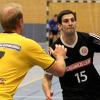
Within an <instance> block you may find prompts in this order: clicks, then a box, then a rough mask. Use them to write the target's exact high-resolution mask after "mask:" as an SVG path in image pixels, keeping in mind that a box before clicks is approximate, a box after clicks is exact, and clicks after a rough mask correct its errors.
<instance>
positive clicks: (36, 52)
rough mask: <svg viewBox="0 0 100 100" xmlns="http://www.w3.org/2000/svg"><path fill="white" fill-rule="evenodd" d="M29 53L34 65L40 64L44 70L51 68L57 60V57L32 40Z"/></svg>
mask: <svg viewBox="0 0 100 100" xmlns="http://www.w3.org/2000/svg"><path fill="white" fill-rule="evenodd" d="M28 55H29V57H30V60H31V61H32V63H33V65H39V66H40V67H42V68H43V69H44V70H47V69H49V68H50V67H51V66H52V65H53V64H54V62H55V59H54V58H52V57H51V56H50V55H48V54H47V53H46V52H45V50H44V49H43V48H42V47H41V46H40V45H39V44H38V43H37V42H35V41H30V43H29V47H28Z"/></svg>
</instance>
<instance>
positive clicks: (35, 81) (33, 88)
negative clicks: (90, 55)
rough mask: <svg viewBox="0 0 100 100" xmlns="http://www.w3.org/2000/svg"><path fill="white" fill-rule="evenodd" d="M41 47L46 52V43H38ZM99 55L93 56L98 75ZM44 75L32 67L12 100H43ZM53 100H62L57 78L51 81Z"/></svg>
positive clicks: (99, 67)
mask: <svg viewBox="0 0 100 100" xmlns="http://www.w3.org/2000/svg"><path fill="white" fill-rule="evenodd" d="M40 44H41V46H42V47H43V48H44V49H45V50H47V48H48V46H47V43H40ZM99 60H100V53H96V54H95V56H94V65H95V66H96V69H97V70H99V74H100V66H99V65H100V61H99ZM43 75H44V71H43V70H42V68H40V67H39V66H34V67H33V68H32V69H31V70H30V71H29V72H28V73H27V75H26V77H25V78H24V80H23V81H22V82H21V84H20V86H19V88H18V90H17V91H16V94H15V95H14V100H45V95H44V92H43V90H42V86H41V85H42V84H41V79H42V77H43ZM52 90H53V93H54V95H53V100H62V94H61V88H60V84H59V80H58V78H57V77H55V76H54V77H53V81H52Z"/></svg>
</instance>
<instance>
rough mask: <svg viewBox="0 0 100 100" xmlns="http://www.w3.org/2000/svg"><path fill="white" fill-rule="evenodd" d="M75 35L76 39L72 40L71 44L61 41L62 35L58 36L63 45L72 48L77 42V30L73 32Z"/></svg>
mask: <svg viewBox="0 0 100 100" xmlns="http://www.w3.org/2000/svg"><path fill="white" fill-rule="evenodd" d="M75 35H76V40H75V42H74V43H73V44H72V45H69V44H67V43H65V42H64V41H63V39H62V35H61V36H60V40H61V41H62V43H63V44H64V45H65V46H67V47H70V48H74V47H75V45H76V44H77V42H78V34H77V32H76V33H75Z"/></svg>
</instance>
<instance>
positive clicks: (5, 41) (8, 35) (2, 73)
mask: <svg viewBox="0 0 100 100" xmlns="http://www.w3.org/2000/svg"><path fill="white" fill-rule="evenodd" d="M0 23H1V26H2V28H3V30H4V32H3V33H0V100H13V95H14V94H15V92H16V89H17V87H18V85H19V84H20V82H21V81H22V79H23V78H24V76H25V75H26V73H27V72H28V71H29V69H30V68H32V66H34V65H39V66H41V67H42V68H43V69H44V70H46V71H47V72H49V73H52V74H53V75H56V76H63V75H64V72H65V62H64V57H65V54H66V49H65V48H64V46H62V45H56V48H55V50H54V51H53V50H52V49H51V48H50V50H51V53H52V54H53V55H54V56H55V58H56V59H54V58H52V57H50V56H49V55H48V54H47V53H46V52H45V51H44V49H42V48H41V46H40V45H39V44H38V43H36V42H35V41H34V40H31V39H28V38H26V37H23V36H22V35H21V33H22V30H23V24H24V23H23V11H22V8H21V5H19V4H15V3H11V4H7V5H5V6H4V7H2V8H1V9H0Z"/></svg>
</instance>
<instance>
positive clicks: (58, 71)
mask: <svg viewBox="0 0 100 100" xmlns="http://www.w3.org/2000/svg"><path fill="white" fill-rule="evenodd" d="M47 72H49V73H52V74H53V75H55V76H58V77H62V76H63V75H64V74H65V65H64V64H59V63H57V62H56V63H55V64H54V65H53V66H52V67H51V68H49V69H48V70H47Z"/></svg>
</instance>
